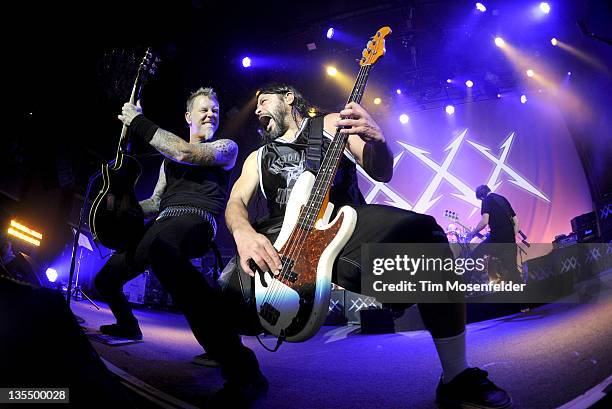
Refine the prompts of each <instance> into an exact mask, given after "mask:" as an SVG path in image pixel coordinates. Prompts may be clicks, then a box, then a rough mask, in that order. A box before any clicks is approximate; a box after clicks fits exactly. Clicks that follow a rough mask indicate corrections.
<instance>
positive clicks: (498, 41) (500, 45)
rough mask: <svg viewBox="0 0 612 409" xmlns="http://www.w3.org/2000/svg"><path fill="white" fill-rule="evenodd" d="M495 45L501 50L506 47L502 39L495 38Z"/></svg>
mask: <svg viewBox="0 0 612 409" xmlns="http://www.w3.org/2000/svg"><path fill="white" fill-rule="evenodd" d="M495 45H496V46H498V47H499V48H501V47H503V46H504V45H506V42H505V41H504V39H503V38H501V37H495Z"/></svg>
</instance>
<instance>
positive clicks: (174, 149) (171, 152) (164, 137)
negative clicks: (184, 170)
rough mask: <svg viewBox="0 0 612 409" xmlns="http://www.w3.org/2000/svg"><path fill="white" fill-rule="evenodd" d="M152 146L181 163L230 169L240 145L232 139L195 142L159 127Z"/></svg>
mask: <svg viewBox="0 0 612 409" xmlns="http://www.w3.org/2000/svg"><path fill="white" fill-rule="evenodd" d="M150 144H151V146H153V147H154V148H155V149H157V150H158V151H159V152H161V153H162V154H163V155H164V156H166V157H167V158H170V159H172V160H175V161H177V162H181V163H187V164H190V165H199V166H219V167H222V168H223V169H226V170H229V169H231V168H233V167H234V164H235V163H236V157H237V156H238V145H236V143H235V142H234V141H232V140H230V139H219V140H216V141H213V142H202V143H200V144H197V145H196V144H193V143H188V142H186V141H184V140H183V139H181V138H179V137H178V136H176V135H174V134H173V133H171V132H168V131H165V130H163V129H161V128H159V129H158V130H157V131H156V132H155V135H153V139H151V142H150Z"/></svg>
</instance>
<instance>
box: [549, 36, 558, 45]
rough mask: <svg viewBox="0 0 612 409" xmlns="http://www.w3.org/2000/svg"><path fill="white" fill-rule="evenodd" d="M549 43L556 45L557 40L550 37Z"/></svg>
mask: <svg viewBox="0 0 612 409" xmlns="http://www.w3.org/2000/svg"><path fill="white" fill-rule="evenodd" d="M550 43H551V44H552V45H554V46H556V45H557V44H559V40H557V39H556V38H555V37H553V38H551V39H550Z"/></svg>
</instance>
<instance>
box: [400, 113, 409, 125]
mask: <svg viewBox="0 0 612 409" xmlns="http://www.w3.org/2000/svg"><path fill="white" fill-rule="evenodd" d="M409 120H410V117H409V116H408V115H406V114H401V115H400V117H399V121H400V122H401V123H403V124H407V123H408V121H409Z"/></svg>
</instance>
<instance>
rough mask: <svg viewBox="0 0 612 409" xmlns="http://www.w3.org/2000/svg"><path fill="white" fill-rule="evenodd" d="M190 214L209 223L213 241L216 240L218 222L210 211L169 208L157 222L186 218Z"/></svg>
mask: <svg viewBox="0 0 612 409" xmlns="http://www.w3.org/2000/svg"><path fill="white" fill-rule="evenodd" d="M188 214H195V215H196V216H200V217H201V218H202V219H204V220H205V221H206V222H208V223H209V224H210V225H211V227H212V229H213V237H212V238H213V240H214V239H215V237H216V236H217V220H216V219H215V216H213V215H212V213H210V212H209V211H208V210H204V209H200V208H199V207H195V206H184V205H178V206H168V207H166V208H165V209H163V210H162V211H161V212H160V213H159V215H158V216H157V218H156V219H155V220H161V219H165V218H167V217H176V216H185V215H188Z"/></svg>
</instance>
